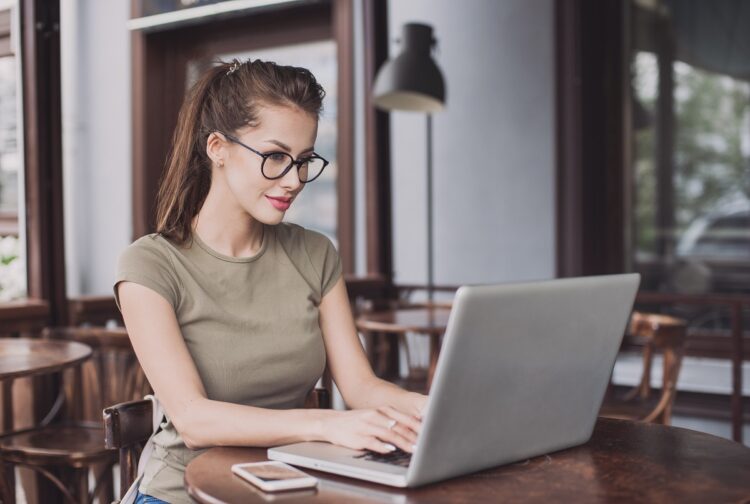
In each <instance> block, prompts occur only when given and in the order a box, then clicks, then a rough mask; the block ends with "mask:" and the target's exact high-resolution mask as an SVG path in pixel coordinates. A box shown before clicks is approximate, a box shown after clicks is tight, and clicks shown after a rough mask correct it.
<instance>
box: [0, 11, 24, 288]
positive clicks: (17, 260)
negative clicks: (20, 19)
mask: <svg viewBox="0 0 750 504" xmlns="http://www.w3.org/2000/svg"><path fill="white" fill-rule="evenodd" d="M13 14H14V12H13V11H12V10H11V9H6V10H0V302H5V301H11V300H14V299H18V298H22V297H24V296H25V295H26V268H25V264H24V263H25V262H24V260H23V247H22V244H21V241H20V240H19V236H18V234H19V233H18V231H19V226H18V209H19V201H20V198H19V195H20V194H22V191H21V190H20V189H21V188H20V180H21V179H20V177H19V173H20V172H21V166H22V165H21V154H20V137H19V131H20V128H19V127H18V123H19V117H20V115H19V109H20V106H19V99H20V96H19V93H18V92H17V89H18V88H19V85H18V83H19V80H18V71H17V69H18V65H19V62H18V60H17V58H16V55H15V51H14V40H13V37H14V34H13V33H11V28H12V26H13V19H14V17H13Z"/></svg>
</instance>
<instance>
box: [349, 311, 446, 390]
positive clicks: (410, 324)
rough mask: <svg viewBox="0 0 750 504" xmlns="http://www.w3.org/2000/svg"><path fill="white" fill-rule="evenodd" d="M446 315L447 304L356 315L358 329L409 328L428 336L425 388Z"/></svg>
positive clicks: (393, 330) (396, 330) (386, 330)
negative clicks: (428, 357) (427, 363)
mask: <svg viewBox="0 0 750 504" xmlns="http://www.w3.org/2000/svg"><path fill="white" fill-rule="evenodd" d="M449 315H450V307H449V306H428V307H419V308H414V307H406V308H397V309H391V310H379V311H374V312H369V313H365V314H363V315H360V316H359V317H357V319H356V325H357V329H358V330H359V331H362V332H371V333H375V332H378V333H395V334H399V335H405V334H406V333H409V332H412V333H417V334H425V335H427V336H429V338H430V363H429V367H428V369H427V389H428V390H429V388H430V385H431V384H432V378H433V376H434V375H435V368H436V366H437V361H438V357H439V356H440V337H441V336H442V335H443V333H445V328H446V326H447V325H448V316H449Z"/></svg>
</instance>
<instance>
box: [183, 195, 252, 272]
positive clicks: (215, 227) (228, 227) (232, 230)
mask: <svg viewBox="0 0 750 504" xmlns="http://www.w3.org/2000/svg"><path fill="white" fill-rule="evenodd" d="M215 189H216V188H215V184H212V187H211V190H209V192H208V195H207V196H206V201H205V202H204V203H203V206H202V207H201V209H200V212H198V215H197V216H196V217H195V219H194V220H193V232H195V233H197V234H198V236H199V237H200V239H201V240H202V241H203V243H205V244H206V245H208V246H209V247H210V248H212V249H213V250H215V251H217V252H219V253H220V254H224V255H227V256H230V257H251V256H254V255H255V254H257V253H258V251H260V248H261V245H262V244H263V223H262V222H259V221H257V220H255V219H254V218H253V217H252V216H250V215H249V214H248V213H247V212H246V211H245V210H244V209H243V208H242V207H240V206H239V205H237V203H236V201H235V200H234V198H233V197H225V196H222V195H220V194H217V191H216V190H215Z"/></svg>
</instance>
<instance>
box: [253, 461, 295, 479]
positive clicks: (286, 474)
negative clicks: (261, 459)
mask: <svg viewBox="0 0 750 504" xmlns="http://www.w3.org/2000/svg"><path fill="white" fill-rule="evenodd" d="M241 467H242V469H243V470H245V471H247V472H249V473H250V474H252V475H253V476H255V477H256V478H258V479H261V480H263V481H281V480H290V479H297V478H305V477H307V475H306V474H305V473H303V472H301V471H295V470H294V469H289V468H288V467H282V466H278V465H276V464H263V465H256V466H241Z"/></svg>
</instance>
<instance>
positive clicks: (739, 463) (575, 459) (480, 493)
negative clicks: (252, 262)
mask: <svg viewBox="0 0 750 504" xmlns="http://www.w3.org/2000/svg"><path fill="white" fill-rule="evenodd" d="M262 460H266V450H264V449H259V448H212V449H210V450H208V451H207V452H206V453H203V454H202V455H199V456H198V457H196V458H195V460H193V461H192V462H191V463H190V464H189V465H188V467H187V471H186V473H185V486H186V489H187V491H188V493H189V494H190V495H191V496H192V497H193V498H194V499H195V500H197V501H198V502H202V503H209V502H210V503H213V504H216V503H230V504H231V503H240V502H242V503H252V502H266V501H267V500H270V499H273V500H284V501H285V502H347V503H348V502H404V503H406V502H408V503H422V502H424V503H439V502H504V501H508V502H545V503H546V502H576V503H582V502H680V503H690V502H695V503H705V502H749V501H750V448H747V447H745V446H743V445H741V444H738V443H735V442H732V441H728V440H726V439H723V438H719V437H716V436H712V435H710V434H704V433H701V432H697V431H691V430H687V429H681V428H678V427H667V426H664V425H656V424H646V423H641V422H631V421H627V420H613V419H606V418H600V419H599V422H598V423H597V425H596V428H595V430H594V434H593V436H592V438H591V440H590V441H589V442H588V443H586V444H584V445H582V446H579V447H577V448H571V449H569V450H564V451H561V452H557V453H552V454H550V455H543V456H541V457H536V458H534V459H531V460H525V461H522V462H519V463H516V464H510V465H506V466H501V467H498V468H494V469H489V470H485V471H482V472H479V473H475V474H471V475H468V476H463V477H458V478H455V479H452V480H448V481H444V482H441V483H434V484H432V485H427V486H424V487H421V488H416V489H409V490H405V489H397V488H391V487H386V486H383V485H378V484H375V483H367V482H364V481H358V480H354V479H350V478H345V477H342V476H335V475H332V474H327V473H322V472H318V471H313V470H307V469H305V470H306V471H307V472H309V473H310V474H312V475H314V476H315V477H317V478H319V480H320V483H319V486H318V488H317V489H316V490H307V491H298V492H295V493H293V494H289V495H285V496H282V495H277V496H272V495H267V494H264V493H263V492H261V491H259V490H256V489H255V488H254V487H252V485H250V484H249V483H246V482H245V481H243V480H241V479H240V478H238V477H236V476H234V475H233V474H232V473H231V471H230V467H231V465H232V464H234V463H238V462H257V461H262Z"/></svg>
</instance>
